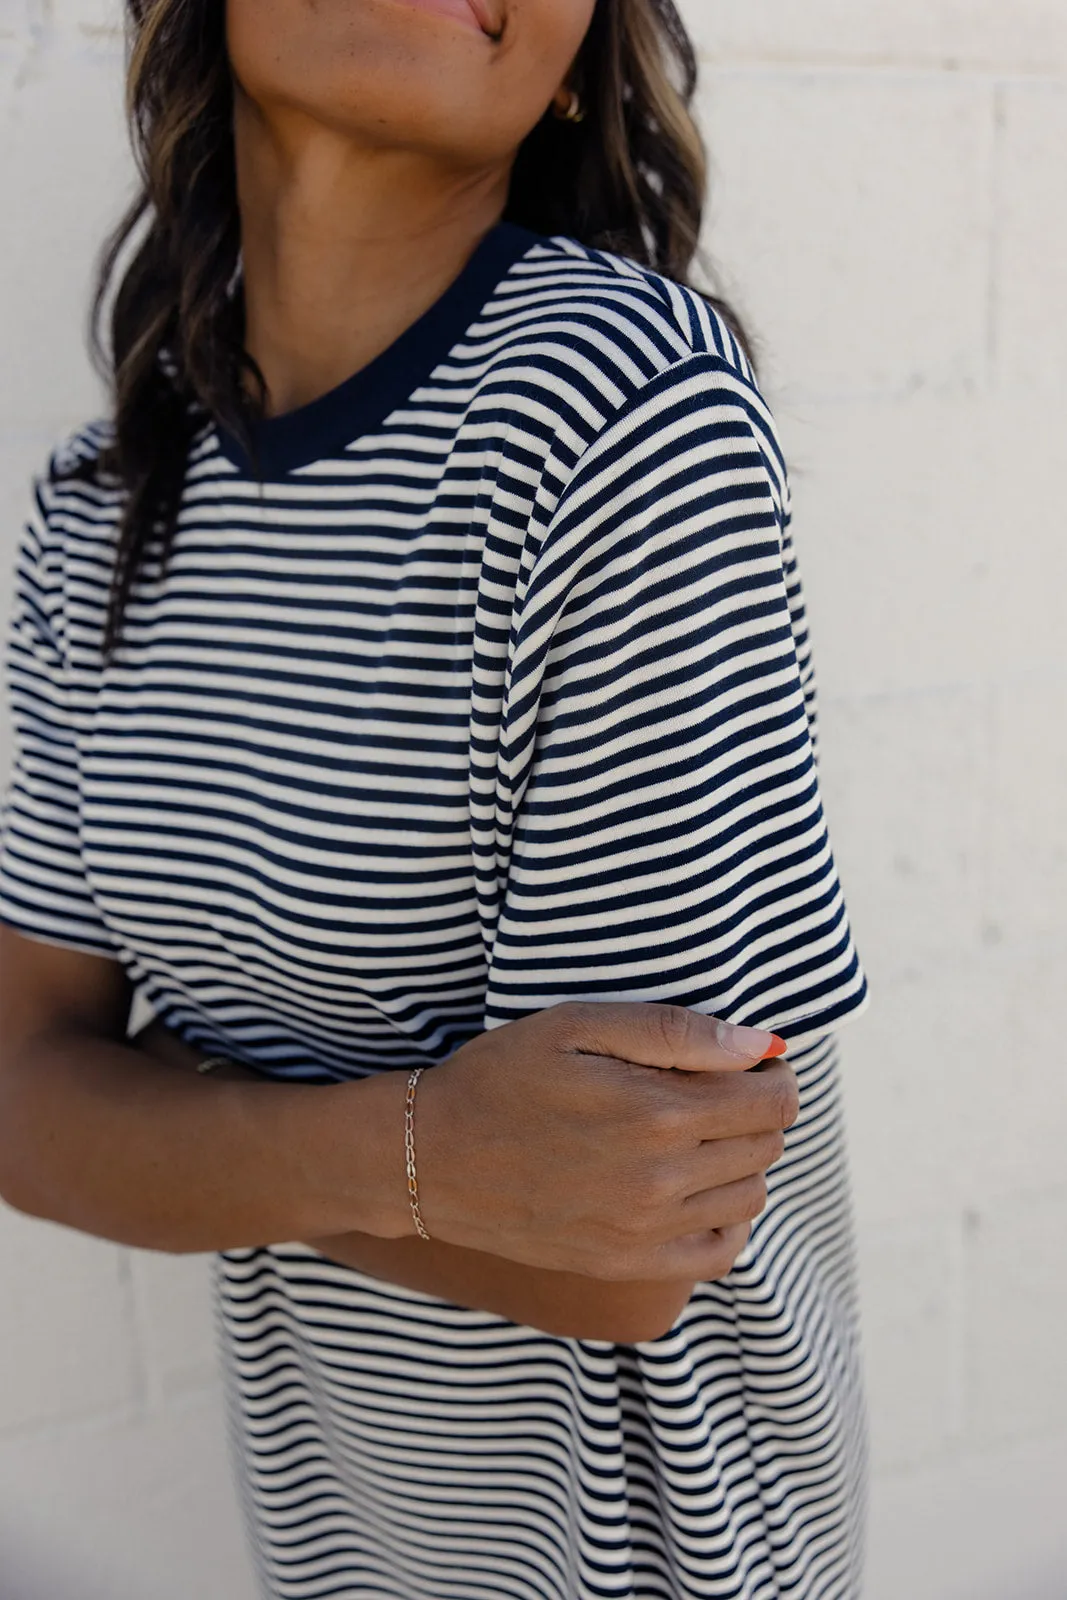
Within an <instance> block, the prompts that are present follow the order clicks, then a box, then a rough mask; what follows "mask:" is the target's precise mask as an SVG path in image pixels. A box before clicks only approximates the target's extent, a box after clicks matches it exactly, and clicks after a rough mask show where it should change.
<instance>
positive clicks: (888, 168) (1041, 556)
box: [0, 0, 1067, 1600]
mask: <svg viewBox="0 0 1067 1600" xmlns="http://www.w3.org/2000/svg"><path fill="white" fill-rule="evenodd" d="M110 9H111V6H110V0H0V215H2V216H3V217H4V219H5V231H4V242H3V248H2V249H0V341H2V344H0V373H2V381H0V497H2V506H3V510H4V513H5V515H4V518H3V524H2V525H3V527H4V528H5V530H6V531H5V533H4V535H3V538H4V540H5V541H6V542H5V543H4V544H3V546H2V547H0V565H2V566H4V567H8V568H9V566H10V558H11V552H12V546H13V541H14V538H15V534H16V531H17V522H18V516H19V510H18V508H19V505H20V503H21V501H22V498H23V496H24V493H25V487H26V482H27V480H28V477H29V475H30V473H31V472H32V471H34V470H35V469H36V468H37V467H38V466H39V464H40V462H41V461H42V459H43V456H44V453H45V451H46V449H47V447H48V444H49V442H50V441H51V440H52V439H53V438H54V437H55V436H56V435H57V434H58V433H60V432H61V431H62V430H64V429H65V428H67V427H68V426H72V425H74V424H76V423H77V422H79V421H80V420H82V419H83V418H84V417H85V416H86V415H88V414H90V413H92V412H94V411H95V409H96V407H97V405H98V400H97V391H96V389H95V386H94V382H93V380H92V379H91V377H90V375H89V372H88V368H87V365H86V363H85V361H84V360H83V357H82V354H81V351H82V344H81V327H82V320H83V308H84V302H85V291H86V285H87V281H88V276H89V265H90V259H91V254H92V251H93V249H94V248H95V245H96V243H97V241H98V239H99V237H100V235H101V233H102V231H103V229H104V226H105V224H106V223H107V221H108V220H109V219H110V218H111V216H112V215H113V213H114V211H115V209H116V205H117V202H118V200H119V199H120V197H121V196H122V194H123V193H124V192H125V190H126V186H127V184H128V167H127V163H126V158H125V155H124V151H123V145H122V133H121V127H120V117H119V104H120V90H119V53H118V51H117V48H116V45H115V43H114V40H113V39H112V38H110V37H109V35H108V29H107V24H108V21H109V15H110ZM686 9H687V12H688V16H689V19H690V21H691V23H692V25H693V27H694V29H695V30H696V32H697V34H698V35H699V39H700V44H701V48H702V53H703V56H704V60H705V72H706V82H705V120H706V127H707V131H708V134H709V140H710V144H711V146H712V150H713V154H714V157H715V166H716V183H715V188H714V194H713V204H712V211H711V219H710V224H711V225H710V227H709V243H710V244H711V246H712V248H713V251H714V254H715V257H716V259H717V261H718V263H719V264H720V266H721V268H722V269H723V272H724V275H725V277H726V279H727V281H728V283H729V285H730V287H731V289H732V292H733V293H734V295H735V297H736V298H737V300H738V301H739V302H740V304H741V305H742V307H743V308H744V309H745V310H746V311H747V312H748V314H749V316H750V317H751V320H752V321H753V323H754V324H755V326H756V327H757V329H758V330H759V332H760V333H761V334H762V337H763V341H764V345H765V348H766V352H767V354H766V358H765V375H766V381H767V385H768V388H769V391H770V394H771V397H772V399H773V401H774V402H775V404H776V406H777V409H778V413H779V416H780V419H781V423H782V426H783V431H784V434H785V438H786V443H787V447H788V450H789V454H790V458H791V464H792V468H793V474H794V485H795V496H796V503H797V539H798V545H799V549H800V555H801V561H802V563H803V567H804V572H805V576H806V580H807V588H808V597H809V605H810V611H811V617H812V625H813V631H814V637H815V644H816V651H817V661H818V665H819V669H820V677H821V685H822V694H823V706H824V711H823V719H824V732H823V758H822V759H823V770H824V783H825V794H826V803H827V809H828V812H829V816H830V824H831V830H832V832H833V835H834V838H835V841H836V848H837V854H838V858H839V862H840V866H841V871H842V876H843V879H844V884H845V889H846V894H847V896H848V899H849V902H850V905H851V909H852V915H853V920H854V923H855V926H856V931H857V936H858V939H859V942H860V945H861V949H862V952H863V955H864V957H865V960H866V964H867V966H868V969H869V972H870V976H871V980H872V985H873V987H874V990H875V995H876V1003H875V1005H874V1007H873V1009H872V1011H871V1012H870V1013H869V1014H868V1016H867V1017H865V1018H862V1019H860V1020H859V1021H858V1022H856V1023H855V1024H854V1025H852V1027H850V1029H849V1031H848V1033H847V1035H846V1039H847V1057H846V1058H847V1069H848V1093H849V1109H850V1118H851V1150H852V1160H853V1167H854V1175H855V1185H856V1197H857V1209H858V1216H859V1221H860V1228H861V1240H862V1260H863V1275H864V1313H865V1335H866V1346H867V1357H868V1367H869V1380H870V1393H871V1402H872V1412H873V1423H874V1445H875V1465H876V1474H875V1485H874V1499H873V1508H872V1512H873V1515H872V1527H871V1559H870V1582H869V1586H868V1597H867V1600H902V1597H905V1600H1064V1597H1065V1596H1067V1527H1065V1521H1064V1518H1063V1515H1062V1510H1061V1506H1062V1500H1063V1486H1064V1484H1065V1483H1067V1381H1065V1378H1064V1373H1063V1365H1062V1360H1061V1356H1060V1350H1061V1345H1062V1337H1061V1330H1062V1328H1063V1327H1064V1325H1065V1319H1067V1285H1065V1281H1064V1272H1063V1266H1064V1259H1065V1251H1064V1247H1063V1240H1064V1238H1065V1237H1067V1178H1065V1171H1064V1157H1063V1152H1064V1149H1065V1147H1067V1073H1065V1072H1064V1069H1063V1064H1062V1061H1061V1059H1060V1052H1059V1050H1058V1049H1057V1045H1058V1042H1059V1041H1058V1029H1059V1025H1060V1011H1061V1006H1060V1005H1058V1004H1057V998H1058V997H1059V998H1060V999H1061V1000H1062V997H1063V994H1064V992H1065V988H1067V985H1065V983H1064V970H1065V965H1067V830H1065V829H1064V826H1063V822H1064V809H1065V808H1064V798H1065V793H1067V715H1065V710H1067V696H1065V668H1064V659H1063V650H1062V639H1063V634H1064V623H1063V605H1064V597H1065V595H1067V537H1065V535H1067V527H1065V521H1067V515H1065V512H1064V509H1063V505H1064V500H1063V494H1062V489H1061V477H1062V473H1063V467H1064V462H1065V449H1064V440H1065V437H1067V315H1065V313H1064V297H1065V295H1064V292H1065V289H1067V161H1065V152H1067V6H1065V5H1064V3H1063V0H966V3H965V0H881V3H880V4H871V3H868V4H856V0H851V3H848V4H846V3H844V0H809V3H808V4H807V5H805V6H799V5H797V4H796V3H795V0H689V3H688V5H687V7H686ZM251 1593H252V1588H251V1583H250V1580H249V1578H248V1575H247V1562H246V1558H245V1556H244V1552H243V1548H242V1536H241V1532H240V1528H239V1525H238V1518H237V1511H236V1506H235V1503H234V1498H233V1493H232V1490H231V1488H230V1485H229V1480H228V1470H227V1463H226V1458H225V1450H224V1442H223V1426H222V1421H221V1411H220V1403H219V1393H218V1387H217V1381H216V1377H215V1370H214V1358H213V1352H212V1341H211V1329H210V1311H209V1305H208V1300H207V1295H206V1288H205V1264H204V1263H203V1262H201V1261H196V1260H192V1261H190V1260H171V1259H169V1258H166V1257H156V1256H151V1255H146V1254H141V1253H138V1252H130V1251H125V1250H119V1249H115V1248H113V1247H111V1246H109V1245H107V1244H103V1243H99V1242H96V1241H92V1240H86V1239H82V1238H80V1237H78V1236H76V1235H74V1234H71V1233H67V1232H64V1231H62V1230H59V1229H55V1228H51V1227H48V1226H45V1225H38V1224H32V1223H29V1222H27V1221H25V1220H23V1219H20V1218H16V1217H14V1216H11V1215H9V1214H5V1215H3V1216H0V1600H97V1597H99V1600H188V1597H189V1596H196V1597H197V1600H250V1596H251Z"/></svg>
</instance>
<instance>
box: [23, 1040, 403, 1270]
mask: <svg viewBox="0 0 1067 1600" xmlns="http://www.w3.org/2000/svg"><path fill="white" fill-rule="evenodd" d="M163 1031H164V1032H166V1030H163ZM175 1043H176V1044H177V1045H178V1048H179V1049H181V1050H182V1051H184V1050H185V1047H184V1046H182V1045H180V1042H178V1041H175ZM192 1054H193V1059H194V1061H195V1059H196V1054H195V1052H193V1053H192ZM160 1059H164V1058H162V1057H160V1058H158V1059H156V1060H154V1061H149V1060H148V1059H146V1054H145V1053H144V1052H142V1051H141V1050H139V1049H138V1048H137V1046H136V1042H135V1041H129V1042H127V1043H125V1044H120V1043H117V1042H114V1041H112V1040H108V1039H103V1038H99V1037H96V1036H93V1035H90V1034H88V1033H82V1032H80V1031H78V1030H77V1029H76V1028H71V1029H69V1030H57V1031H50V1032H49V1033H47V1034H46V1035H42V1036H41V1037H40V1038H37V1039H35V1040H33V1041H31V1042H29V1043H26V1044H24V1045H23V1046H22V1047H21V1049H20V1050H19V1052H18V1055H17V1059H11V1058H8V1059H5V1061H4V1070H3V1073H2V1074H0V1192H2V1193H3V1196H4V1198H5V1199H6V1200H7V1201H8V1202H9V1203H10V1204H11V1205H13V1206H15V1207H16V1208H17V1209H19V1210H22V1211H26V1212H28V1213H30V1214H31V1215H34V1216H39V1217H44V1218H47V1219H49V1220H51V1221H54V1222H59V1223H63V1224H66V1225H68V1226H70V1227H74V1228H79V1229H81V1230H83V1231H85V1232H88V1233H93V1234H97V1235H99V1236H101V1237H103V1238H107V1239H114V1240H117V1241H118V1242H120V1243H123V1244H130V1245H139V1246H143V1247H146V1248H149V1249H157V1250H167V1251H175V1252H187V1251H188V1252H192V1251H209V1250H220V1249H235V1248H239V1247H242V1246H251V1245H262V1244H270V1243H275V1242H277V1241H279V1240H286V1239H300V1238H304V1237H306V1236H309V1235H310V1236H313V1237H314V1236H319V1235H333V1234H339V1233H344V1232H347V1231H349V1230H352V1229H358V1230H360V1231H361V1232H366V1233H368V1234H371V1235H373V1234H375V1233H376V1232H377V1230H378V1229H379V1228H380V1229H382V1230H383V1231H385V1232H389V1231H395V1232H403V1231H405V1230H406V1229H407V1228H408V1227H409V1226H410V1218H409V1216H408V1207H407V1190H406V1183H405V1179H404V1168H403V1091H404V1085H403V1083H402V1082H398V1081H397V1080H396V1079H393V1078H391V1077H390V1075H388V1074H383V1075H381V1076H380V1077H375V1078H367V1079H365V1080H362V1081H360V1082H356V1083H350V1084H343V1085H335V1086H327V1087H314V1088H313V1087H311V1086H300V1085H286V1084H278V1083H269V1082H267V1081H265V1080H259V1081H253V1080H251V1078H249V1081H241V1082H239V1081H213V1077H211V1076H209V1077H202V1076H198V1075H197V1074H196V1073H195V1072H190V1071H188V1070H184V1071H174V1070H167V1069H166V1068H165V1067H163V1068H161V1066H160ZM171 1064H172V1065H177V1064H178V1063H177V1062H173V1061H172V1063H171Z"/></svg>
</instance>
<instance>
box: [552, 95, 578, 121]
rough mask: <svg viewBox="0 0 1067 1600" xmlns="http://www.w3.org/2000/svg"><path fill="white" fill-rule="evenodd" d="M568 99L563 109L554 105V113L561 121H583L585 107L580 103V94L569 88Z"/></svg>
mask: <svg viewBox="0 0 1067 1600" xmlns="http://www.w3.org/2000/svg"><path fill="white" fill-rule="evenodd" d="M569 94H570V99H569V100H568V101H567V105H566V107H565V109H564V110H562V111H561V110H560V108H559V106H554V110H555V114H556V116H557V117H558V118H559V120H560V121H561V122H584V121H585V107H584V106H583V105H582V100H581V96H580V95H579V94H578V93H577V92H576V91H575V90H574V89H571V90H569Z"/></svg>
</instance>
